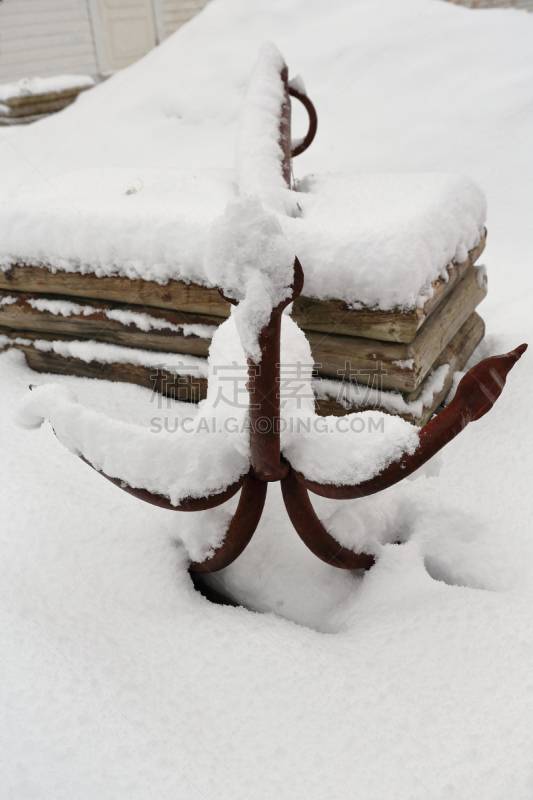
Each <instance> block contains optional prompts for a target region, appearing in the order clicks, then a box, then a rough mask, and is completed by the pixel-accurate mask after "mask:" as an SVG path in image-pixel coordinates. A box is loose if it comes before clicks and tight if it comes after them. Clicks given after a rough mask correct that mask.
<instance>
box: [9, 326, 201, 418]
mask: <svg viewBox="0 0 533 800" xmlns="http://www.w3.org/2000/svg"><path fill="white" fill-rule="evenodd" d="M0 334H2V335H5V336H7V337H8V338H10V339H11V340H12V344H10V345H7V346H8V347H14V348H16V349H17V350H21V351H22V352H23V353H24V355H25V356H26V362H27V364H28V366H29V367H30V368H31V369H33V370H35V372H46V373H51V374H53V375H74V376H76V377H79V378H97V379H99V380H107V381H113V382H119V383H134V384H136V385H137V386H144V387H145V388H146V389H152V390H153V391H154V392H157V393H158V394H159V395H163V396H166V397H171V398H172V399H174V400H180V401H184V402H189V403H199V402H200V400H202V399H203V398H204V397H206V395H207V379H206V378H202V377H199V376H198V375H175V374H174V373H172V372H168V371H167V370H165V369H160V368H158V367H156V366H154V367H145V366H139V365H137V364H122V363H111V364H104V363H101V362H99V361H83V360H82V359H81V358H72V357H70V358H65V356H62V355H58V354H57V353H53V352H44V351H42V350H38V349H37V348H36V347H35V346H34V345H33V344H31V343H30V344H22V343H20V342H16V341H15V339H16V338H22V337H23V338H24V339H33V340H35V339H47V340H49V341H53V340H54V339H56V340H57V339H61V340H63V341H68V340H72V337H67V336H50V335H45V334H41V333H40V334H36V333H34V332H31V331H24V332H17V333H16V334H15V333H13V332H10V331H8V330H3V329H1V328H0ZM1 349H6V347H3V348H0V350H1ZM154 408H157V404H156V405H154Z"/></svg>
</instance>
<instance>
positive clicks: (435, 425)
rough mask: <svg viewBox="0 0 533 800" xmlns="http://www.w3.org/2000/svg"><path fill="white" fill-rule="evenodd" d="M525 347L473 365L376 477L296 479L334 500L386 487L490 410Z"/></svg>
mask: <svg viewBox="0 0 533 800" xmlns="http://www.w3.org/2000/svg"><path fill="white" fill-rule="evenodd" d="M526 350H527V345H526V344H522V345H520V346H519V347H517V348H516V349H515V350H512V351H511V352H510V353H506V354H505V355H502V356H492V357H490V358H485V359H484V360H483V361H480V363H479V364H476V366H475V367H472V369H471V370H470V371H469V372H467V373H466V375H465V376H464V377H463V378H462V380H461V382H460V383H459V386H458V387H457V391H456V393H455V397H454V399H453V400H452V402H451V403H450V404H449V405H448V406H446V408H445V409H444V410H443V411H441V413H440V414H437V416H435V417H433V419H432V420H430V422H428V423H427V425H424V427H423V428H422V429H421V431H420V445H419V447H418V448H417V450H416V451H415V452H414V453H413V455H405V456H403V457H402V458H401V459H400V460H399V461H394V462H393V463H392V464H390V465H389V466H388V467H386V468H385V469H384V470H383V471H382V472H381V473H380V474H379V475H376V477H375V478H371V479H370V480H368V481H364V482H363V483H359V484H357V485H355V486H336V485H335V484H332V483H330V484H325V483H317V482H316V481H310V480H307V478H305V476H304V475H301V474H300V473H295V474H296V476H297V478H298V480H299V481H300V483H301V484H302V485H303V486H305V487H306V488H307V489H309V490H310V491H311V492H314V493H315V494H318V495H321V496H322V497H329V498H331V499H333V500H353V499H355V498H358V497H367V496H368V495H371V494H375V493H376V492H381V491H383V489H388V488H389V486H393V485H394V484H395V483H398V482H399V481H401V480H403V479H404V478H407V477H408V476H409V475H411V474H412V473H413V472H415V471H416V470H417V469H419V467H421V466H422V465H423V464H425V463H426V462H427V461H429V459H430V458H432V457H433V456H434V455H435V454H436V453H438V452H439V450H442V448H443V447H445V445H447V444H448V442H451V440H452V439H454V438H455V437H456V436H457V435H458V434H459V433H461V431H462V430H464V428H466V426H467V425H468V424H469V423H470V422H474V421H475V420H478V419H481V417H483V416H485V414H487V412H488V411H490V409H491V408H492V406H493V405H494V403H495V402H496V400H497V399H498V397H499V396H500V394H501V393H502V390H503V387H504V386H505V381H506V378H507V375H508V374H509V372H510V371H511V369H512V368H513V367H514V365H515V364H516V362H517V361H518V359H519V358H521V356H522V355H523V354H524V353H525V351H526Z"/></svg>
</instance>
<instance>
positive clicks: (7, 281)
mask: <svg viewBox="0 0 533 800" xmlns="http://www.w3.org/2000/svg"><path fill="white" fill-rule="evenodd" d="M485 242H486V233H485V235H484V236H483V237H482V238H481V241H480V242H479V244H478V245H477V246H476V247H474V248H473V249H472V250H471V251H470V253H469V254H468V258H467V259H466V261H464V262H463V263H461V264H450V266H449V267H448V280H447V281H445V280H443V279H439V280H438V281H435V283H434V284H433V296H432V297H431V298H430V299H429V300H427V301H426V303H425V305H424V306H423V307H422V308H413V309H411V310H410V311H398V310H391V311H379V310H378V311H376V310H372V309H366V308H362V309H350V308H349V307H348V306H347V305H346V303H343V302H342V301H340V300H316V299H314V298H311V297H305V296H304V297H302V296H301V297H299V298H298V299H297V300H296V302H295V303H294V307H293V314H292V316H293V319H294V320H295V322H297V323H298V325H299V326H300V327H301V328H303V329H304V330H305V331H316V332H319V333H334V334H335V335H336V336H357V337H363V338H368V339H377V340H379V341H382V342H383V341H385V342H404V343H409V342H412V341H413V339H414V338H415V336H416V335H417V332H418V331H419V330H420V329H421V328H422V326H423V325H424V323H425V322H426V321H427V320H428V318H430V317H431V315H432V314H434V312H435V311H436V310H437V309H438V308H439V307H440V306H441V305H442V303H444V301H445V300H446V298H447V297H448V296H449V295H450V293H451V292H452V291H453V289H454V288H455V286H456V285H457V284H458V283H459V282H460V281H461V279H462V278H463V277H464V276H465V274H466V272H467V271H468V270H469V268H470V267H472V265H473V264H475V262H476V261H477V259H478V258H479V256H480V255H481V253H482V252H483V250H484V248H485ZM0 289H3V290H5V291H7V292H30V293H38V294H45V295H55V296H65V297H69V298H75V299H78V300H79V299H80V298H82V299H84V300H86V301H87V300H103V301H109V302H111V303H120V304H124V305H128V306H129V305H131V306H136V307H138V306H142V307H144V306H146V307H147V310H148V309H153V308H156V309H160V310H161V309H168V310H171V311H175V312H178V311H179V312H183V313H186V314H187V315H188V317H189V321H190V322H196V321H197V319H195V317H197V318H201V319H202V321H203V322H204V324H214V325H216V324H219V323H220V321H221V318H222V319H225V318H226V317H229V314H230V306H229V303H226V301H225V300H223V299H222V297H221V296H220V294H219V293H218V291H217V290H216V289H209V288H207V287H206V286H199V285H198V284H195V283H184V282H183V281H169V282H168V283H166V284H164V285H163V284H159V283H157V282H156V281H144V280H141V279H136V280H130V279H129V278H124V277H120V276H115V277H98V276H97V275H96V274H95V273H86V274H81V273H79V272H63V271H57V272H51V271H50V270H48V269H46V268H45V267H37V266H31V265H29V266H26V265H15V266H13V267H11V269H9V270H6V271H4V272H2V271H0ZM304 291H305V289H304ZM150 313H152V312H151V311H150ZM209 317H211V318H212V319H211V320H208V319H207V318H209Z"/></svg>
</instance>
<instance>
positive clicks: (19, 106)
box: [0, 75, 94, 125]
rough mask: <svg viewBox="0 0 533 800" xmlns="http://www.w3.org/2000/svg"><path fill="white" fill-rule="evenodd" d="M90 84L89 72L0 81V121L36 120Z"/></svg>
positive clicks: (14, 122) (67, 102)
mask: <svg viewBox="0 0 533 800" xmlns="http://www.w3.org/2000/svg"><path fill="white" fill-rule="evenodd" d="M91 86H94V80H93V78H91V76H90V75H57V76H55V77H53V78H23V79H22V80H20V81H16V82H15V83H4V84H0V125H24V124H27V123H29V122H36V121H37V120H39V119H42V118H43V117H47V116H48V115H49V114H53V113H54V112H55V111H61V110H62V109H63V108H66V107H67V106H69V105H70V104H71V103H73V102H74V100H75V99H76V97H77V96H78V95H79V93H80V92H83V91H85V90H86V89H90V88H91Z"/></svg>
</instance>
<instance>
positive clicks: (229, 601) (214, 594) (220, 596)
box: [189, 570, 244, 608]
mask: <svg viewBox="0 0 533 800" xmlns="http://www.w3.org/2000/svg"><path fill="white" fill-rule="evenodd" d="M189 575H190V577H191V581H192V585H193V586H194V588H195V589H196V591H197V592H199V593H200V594H201V595H202V597H205V599H206V600H209V602H210V603H214V604H215V605H217V606H233V607H234V608H244V606H242V605H241V603H238V602H237V601H236V600H234V599H233V598H232V597H229V595H228V594H225V593H224V592H221V591H219V590H218V589H216V588H215V587H214V586H211V584H210V583H207V581H206V580H205V578H204V576H203V574H202V573H201V572H192V571H191V570H189ZM211 580H213V574H211Z"/></svg>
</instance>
